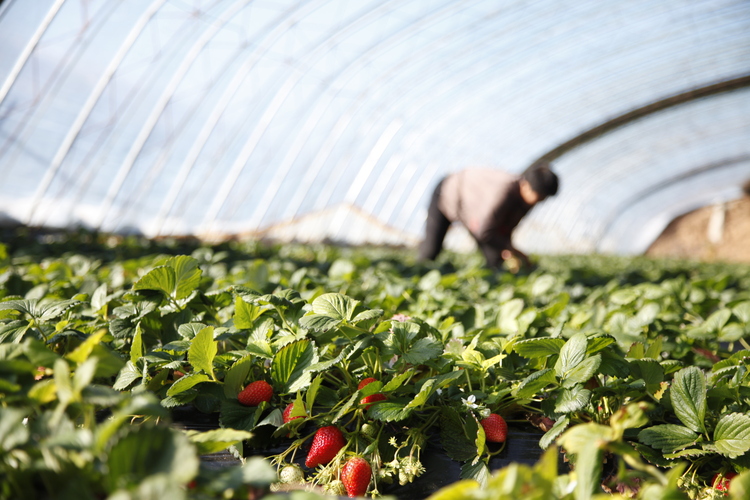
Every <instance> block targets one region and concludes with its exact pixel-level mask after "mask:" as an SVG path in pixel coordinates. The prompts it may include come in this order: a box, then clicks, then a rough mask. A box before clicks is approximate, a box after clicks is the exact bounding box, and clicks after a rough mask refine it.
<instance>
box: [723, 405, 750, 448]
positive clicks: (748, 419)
mask: <svg viewBox="0 0 750 500" xmlns="http://www.w3.org/2000/svg"><path fill="white" fill-rule="evenodd" d="M714 445H715V446H716V449H717V450H718V452H719V453H721V454H722V455H724V456H725V457H729V458H737V457H738V456H740V455H742V454H744V453H745V452H746V451H748V450H750V416H748V415H745V414H742V413H730V414H729V415H724V416H723V417H721V418H720V419H719V421H718V422H717V423H716V428H715V429H714Z"/></svg>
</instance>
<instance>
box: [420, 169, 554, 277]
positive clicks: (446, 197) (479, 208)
mask: <svg viewBox="0 0 750 500" xmlns="http://www.w3.org/2000/svg"><path fill="white" fill-rule="evenodd" d="M557 188H558V178H557V175H556V174H555V173H554V172H552V170H550V168H549V163H547V162H543V161H542V162H537V163H534V164H533V165H531V166H530V167H529V168H527V169H526V170H525V171H524V172H523V173H522V174H521V175H514V174H510V173H508V172H504V171H502V170H496V169H492V168H466V169H464V170H461V171H459V172H456V173H453V174H449V175H448V176H446V177H444V178H443V179H442V180H441V181H440V182H439V183H438V185H437V186H436V187H435V191H434V192H433V194H432V198H431V200H430V205H429V207H428V209H427V225H426V229H425V238H424V240H423V241H422V243H421V244H420V246H419V260H420V261H425V260H434V259H435V258H436V257H437V256H438V254H439V253H440V251H441V250H442V248H443V240H444V239H445V234H446V233H447V232H448V227H449V226H450V225H451V223H453V222H461V223H462V224H463V225H464V226H465V227H466V229H468V230H469V232H470V233H471V235H472V236H473V237H474V239H475V240H476V242H477V245H478V246H479V249H480V250H481V251H482V254H484V257H485V259H486V260H487V265H488V266H489V267H491V268H493V269H498V268H499V267H500V264H501V263H502V262H503V261H504V260H507V259H510V258H511V257H516V258H517V259H519V260H520V261H521V262H522V263H523V264H524V265H525V266H530V265H531V263H530V261H529V258H528V257H527V256H526V254H524V253H523V252H521V251H520V250H518V249H517V248H515V247H514V246H513V244H512V242H511V236H512V234H513V230H514V229H515V228H516V226H517V225H518V223H519V222H520V221H521V219H522V218H523V217H524V216H525V215H526V214H527V213H529V210H531V209H532V208H533V207H534V205H536V204H537V203H539V202H540V201H542V200H544V199H545V198H547V197H549V196H553V195H555V194H557Z"/></svg>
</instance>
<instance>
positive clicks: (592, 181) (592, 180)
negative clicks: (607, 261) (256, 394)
mask: <svg viewBox="0 0 750 500" xmlns="http://www.w3.org/2000/svg"><path fill="white" fill-rule="evenodd" d="M719 94H720V93H714V94H713V96H718V95H719ZM690 102H691V100H687V101H685V102H683V103H681V104H689V103H690ZM645 107H648V106H645ZM669 108H671V106H670V107H669ZM667 110H668V108H664V109H660V110H656V111H653V112H652V113H650V114H645V115H643V117H648V116H654V115H655V114H658V113H659V112H660V111H667ZM643 117H642V118H643ZM627 123H630V122H627ZM627 123H623V124H622V125H621V126H620V127H622V126H625V125H627ZM620 127H618V128H620ZM614 130H615V129H612V130H610V131H614ZM584 134H585V133H584ZM599 137H602V135H596V136H593V135H592V136H590V137H588V139H587V141H586V142H590V141H594V140H596V139H597V138H599ZM583 144H585V143H581V145H583ZM572 151H573V150H570V151H569V152H572ZM598 184H600V181H599V180H598V179H597V177H596V176H590V177H589V178H587V179H586V180H584V181H583V183H582V184H579V186H578V187H579V190H580V191H581V192H582V193H583V192H586V191H592V190H594V189H595V188H596V186H597V185H598ZM589 185H590V186H591V187H588V186H589ZM584 199H585V197H583V196H582V197H580V198H579V199H578V200H577V201H575V202H573V203H569V204H568V205H567V206H566V210H565V214H570V215H567V216H568V217H573V218H575V219H576V220H578V218H577V217H574V216H573V214H575V213H580V207H582V205H583V200H584ZM558 216H560V217H562V216H563V214H558ZM579 225H580V226H584V225H585V222H584V221H582V220H581V221H577V222H575V223H573V224H572V225H571V226H569V228H568V234H569V235H570V234H574V233H575V230H576V228H577V227H578V226H579ZM586 227H587V226H586ZM592 244H593V243H592Z"/></svg>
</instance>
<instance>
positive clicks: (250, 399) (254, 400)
mask: <svg viewBox="0 0 750 500" xmlns="http://www.w3.org/2000/svg"><path fill="white" fill-rule="evenodd" d="M272 396H273V388H272V387H271V384H269V383H268V382H266V381H265V380H256V381H255V382H250V383H249V384H247V387H245V388H244V389H243V390H242V392H241V393H239V395H238V396H237V399H238V400H239V402H240V404H241V405H244V406H258V405H259V404H261V403H262V402H263V401H270V400H271V397H272Z"/></svg>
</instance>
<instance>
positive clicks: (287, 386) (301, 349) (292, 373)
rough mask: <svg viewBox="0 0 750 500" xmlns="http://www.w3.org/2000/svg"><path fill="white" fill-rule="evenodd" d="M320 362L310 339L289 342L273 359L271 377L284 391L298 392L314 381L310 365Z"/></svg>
mask: <svg viewBox="0 0 750 500" xmlns="http://www.w3.org/2000/svg"><path fill="white" fill-rule="evenodd" d="M317 362H318V353H317V349H316V348H315V344H314V343H313V342H312V341H311V340H309V339H303V340H298V341H295V342H292V343H291V344H287V345H285V346H284V347H282V348H281V349H279V351H278V352H277V353H276V355H275V356H274V357H273V361H271V378H272V379H273V381H274V382H275V384H276V385H278V386H279V387H280V388H281V392H282V393H290V392H296V391H299V390H301V389H304V388H305V387H307V386H308V385H310V382H312V372H311V371H310V370H309V368H310V366H311V365H313V364H315V363H317Z"/></svg>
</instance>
